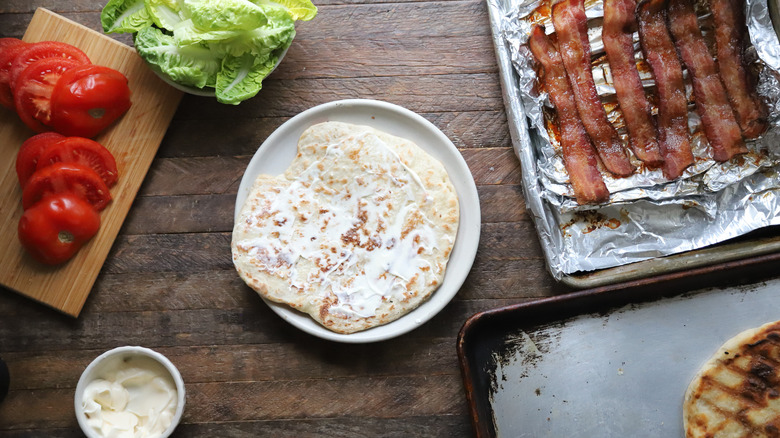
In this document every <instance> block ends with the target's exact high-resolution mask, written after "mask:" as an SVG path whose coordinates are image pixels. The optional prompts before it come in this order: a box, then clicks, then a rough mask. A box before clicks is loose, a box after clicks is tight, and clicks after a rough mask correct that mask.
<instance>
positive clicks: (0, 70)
mask: <svg viewBox="0 0 780 438" xmlns="http://www.w3.org/2000/svg"><path fill="white" fill-rule="evenodd" d="M3 40H4V41H6V42H5V43H3V45H2V46H0V104H2V105H3V106H4V107H7V108H11V109H13V108H14V93H13V90H12V89H11V62H13V60H14V59H15V58H16V55H17V54H19V52H21V51H22V50H24V48H25V47H27V46H28V45H29V44H28V43H25V42H24V41H22V40H18V39H16V38H3Z"/></svg>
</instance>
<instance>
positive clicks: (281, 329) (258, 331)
mask: <svg viewBox="0 0 780 438" xmlns="http://www.w3.org/2000/svg"><path fill="white" fill-rule="evenodd" d="M242 290H243V291H245V293H246V294H253V292H252V291H251V290H249V289H248V288H247V289H242ZM219 292H220V291H217V290H212V293H219ZM521 293H522V295H524V296H520V294H521ZM515 294H516V295H517V296H515V297H512V298H506V299H489V300H463V299H462V298H460V297H458V299H456V300H454V301H452V302H451V303H450V304H448V305H447V306H446V307H445V308H444V309H443V310H442V311H441V312H440V313H439V314H438V315H436V316H435V317H434V318H433V319H432V320H431V321H429V322H427V323H425V324H423V325H422V326H420V327H419V328H417V329H415V330H413V331H411V332H409V333H408V334H406V335H404V336H401V337H399V338H395V339H391V340H388V341H385V342H383V343H381V344H377V345H384V347H383V348H387V349H388V351H393V350H398V351H399V352H403V351H409V348H418V347H419V345H417V344H410V342H412V340H415V339H419V340H424V339H427V340H431V339H439V338H443V339H451V340H453V342H454V339H455V338H456V336H457V333H458V331H459V330H460V328H461V327H462V326H463V323H464V322H465V321H466V319H468V318H469V317H471V316H472V315H473V314H475V313H477V312H480V311H484V310H488V309H492V308H496V307H499V306H503V305H509V304H514V303H519V302H523V301H527V300H528V298H529V297H530V296H531V295H533V294H536V295H537V296H545V295H550V291H549V289H533V288H532V287H531V286H530V285H529V286H524V287H523V288H519V289H517V291H516V292H515ZM255 298H256V297H255ZM134 306H138V305H134ZM38 307H40V306H38ZM18 309H19V315H18V316H22V315H24V316H25V318H24V319H22V318H15V319H14V320H12V321H9V323H8V324H7V325H4V326H2V327H0V337H2V339H4V345H0V346H2V347H3V355H4V356H5V355H6V354H8V353H12V352H25V351H27V352H34V351H39V352H41V351H51V352H54V351H68V350H103V351H105V350H109V349H111V348H114V347H117V346H120V345H143V346H145V347H148V348H152V349H161V348H165V347H173V346H178V347H202V346H212V345H255V344H274V343H275V344H301V345H308V346H309V347H310V348H317V347H315V346H317V345H322V344H324V345H329V346H330V347H329V348H330V349H332V350H333V351H334V354H337V353H339V352H342V353H351V354H355V352H356V350H360V349H361V347H354V346H353V347H352V349H349V347H348V346H349V345H350V344H339V343H333V342H328V341H324V340H322V339H319V338H315V337H313V336H311V335H308V334H306V333H304V332H302V331H300V330H298V329H297V328H295V327H293V326H292V325H290V324H288V323H287V322H285V321H284V320H282V319H281V318H280V317H279V316H277V315H276V314H275V313H273V311H272V310H270V308H269V307H268V306H266V305H265V303H264V302H263V301H262V300H260V299H255V300H253V301H251V303H249V304H248V305H246V306H245V307H242V308H235V309H184V310H160V309H159V308H158V309H156V310H145V311H132V312H130V311H121V310H115V311H113V312H111V311H107V312H103V313H101V314H86V313H85V314H84V315H82V316H81V317H80V318H79V319H78V320H76V321H74V320H72V319H68V318H67V317H66V316H62V317H61V318H59V319H58V318H53V317H51V316H48V317H41V316H40V315H41V314H40V313H37V312H38V310H37V309H36V308H33V307H30V308H29V309H28V310H29V312H28V311H24V307H23V306H19V307H18ZM36 314H37V315H39V316H33V315H36ZM9 319H10V318H9ZM33 321H34V324H33ZM11 333H14V336H10V335H9V334H11ZM405 345H407V346H405ZM453 345H454V344H453ZM402 356H403V355H402ZM402 356H399V357H402ZM333 357H334V358H335V357H336V356H333ZM348 357H349V356H345V358H348ZM399 362H400V361H398V362H394V363H396V364H398V363H399ZM329 363H332V361H331V362H329ZM9 366H10V365H9Z"/></svg>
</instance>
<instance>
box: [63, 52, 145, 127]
mask: <svg viewBox="0 0 780 438" xmlns="http://www.w3.org/2000/svg"><path fill="white" fill-rule="evenodd" d="M130 94H131V93H130V88H129V87H128V86H127V78H126V77H125V75H123V74H122V73H120V72H118V71H116V70H114V69H112V68H109V67H104V66H100V65H92V64H90V65H81V66H78V67H75V68H73V69H71V70H68V71H67V72H65V74H63V75H62V78H61V79H60V81H59V82H57V86H55V87H54V91H53V93H52V97H51V110H52V118H51V125H52V127H53V128H54V129H55V130H56V131H57V132H60V133H62V134H65V135H72V136H78V137H94V136H95V135H97V134H98V133H99V132H100V131H102V130H103V129H105V128H107V127H108V126H109V125H111V124H112V123H113V122H114V121H115V120H116V119H118V118H119V117H121V116H122V114H124V113H125V112H126V111H127V110H128V109H129V108H130V105H131V102H130Z"/></svg>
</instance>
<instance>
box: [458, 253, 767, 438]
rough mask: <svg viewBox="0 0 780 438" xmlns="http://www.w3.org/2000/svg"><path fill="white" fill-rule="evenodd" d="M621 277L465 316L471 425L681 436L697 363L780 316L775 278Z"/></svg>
mask: <svg viewBox="0 0 780 438" xmlns="http://www.w3.org/2000/svg"><path fill="white" fill-rule="evenodd" d="M778 263H779V261H778V258H776V257H774V258H773V262H772V263H771V264H769V265H765V266H764V267H761V268H759V269H756V272H777V267H778ZM757 266H758V265H755V266H754V268H755V267H757ZM724 273H728V271H727V270H719V271H718V272H711V273H705V272H701V273H700V274H702V275H701V278H700V279H699V280H700V281H704V280H702V279H703V278H706V277H710V278H711V280H714V281H715V282H717V281H720V280H715V279H713V278H712V277H713V276H714V277H724ZM754 275H756V274H749V275H748V276H747V278H751V277H753V276H754ZM731 276H732V277H734V274H733V273H732V275H731ZM686 278H688V279H691V277H686ZM740 278H742V277H740ZM742 281H744V279H743V280H742ZM708 284H712V283H708ZM629 286H632V285H629ZM628 288H629V287H622V288H617V287H613V288H611V289H608V290H607V289H601V290H590V291H580V292H576V293H573V294H570V295H567V296H563V297H553V298H549V299H545V300H540V301H536V302H532V303H528V304H523V305H518V306H512V307H507V308H503V309H496V310H494V311H489V312H485V313H482V314H478V315H475V316H474V317H472V318H471V319H470V320H469V321H468V322H467V323H466V324H465V325H464V328H463V330H462V331H461V334H460V336H459V339H458V354H459V357H460V360H461V367H462V370H463V376H464V384H465V387H466V392H467V397H468V400H469V405H470V408H471V413H472V420H473V423H474V427H475V431H476V432H477V435H478V436H482V437H484V436H499V437H501V436H505V437H532V438H541V437H564V436H565V437H580V436H581V437H625V436H631V437H683V436H684V434H683V432H682V400H683V395H684V393H685V390H686V388H687V386H688V384H689V382H690V380H691V379H692V378H693V376H694V375H695V374H696V372H697V371H698V369H699V368H700V366H701V365H702V364H703V363H704V362H705V361H706V360H707V359H708V358H709V357H710V356H711V355H712V354H713V353H714V352H715V351H716V350H717V349H718V347H719V346H720V345H721V344H723V343H724V342H725V341H726V340H728V339H729V338H731V337H733V336H734V335H736V334H737V333H739V332H741V331H742V330H745V329H748V328H752V327H757V326H760V325H762V324H764V323H766V322H769V321H775V320H779V319H780V299H778V298H780V279H769V280H765V281H762V282H759V283H752V284H742V285H736V286H730V287H724V288H702V289H696V290H694V291H692V292H685V291H687V290H689V289H688V288H687V286H686V285H683V284H680V283H678V284H676V285H675V283H670V284H666V285H663V286H660V285H658V284H650V287H648V288H645V289H637V288H632V290H631V291H630V293H628V291H627V290H626V289H628Z"/></svg>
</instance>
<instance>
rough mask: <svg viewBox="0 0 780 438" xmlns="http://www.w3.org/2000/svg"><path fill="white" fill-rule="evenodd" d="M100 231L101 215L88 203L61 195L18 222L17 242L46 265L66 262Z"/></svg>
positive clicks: (23, 216)
mask: <svg viewBox="0 0 780 438" xmlns="http://www.w3.org/2000/svg"><path fill="white" fill-rule="evenodd" d="M98 229H100V213H98V212H97V211H95V209H94V208H92V205H90V204H89V202H87V201H85V200H83V199H81V198H80V197H78V196H76V195H74V194H73V193H68V192H63V193H57V194H54V195H50V196H47V197H45V198H43V199H42V200H41V201H40V202H38V203H37V204H35V205H34V206H33V207H31V208H29V209H27V210H25V212H24V214H22V217H21V218H20V219H19V227H18V234H19V241H20V242H21V243H22V246H23V247H24V248H25V249H26V250H27V251H28V252H29V253H30V255H31V256H33V258H35V259H36V260H38V261H39V262H41V263H46V264H47V265H58V264H60V263H64V262H66V261H68V260H69V259H70V258H71V257H73V256H74V255H75V254H76V252H77V251H78V250H79V249H80V248H81V247H82V246H83V245H84V244H85V243H87V241H89V239H91V238H92V236H94V235H95V234H96V233H97V232H98Z"/></svg>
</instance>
